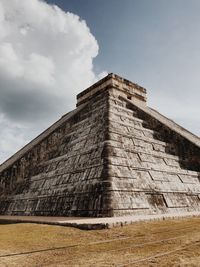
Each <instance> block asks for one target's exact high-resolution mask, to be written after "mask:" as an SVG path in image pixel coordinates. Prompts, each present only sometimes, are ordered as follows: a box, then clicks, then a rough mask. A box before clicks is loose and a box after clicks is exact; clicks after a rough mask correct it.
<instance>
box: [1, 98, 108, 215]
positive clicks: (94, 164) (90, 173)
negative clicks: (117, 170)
mask: <svg viewBox="0 0 200 267" xmlns="http://www.w3.org/2000/svg"><path fill="white" fill-rule="evenodd" d="M107 116H108V101H107V97H106V93H104V94H101V95H100V96H98V95H97V96H96V97H95V98H94V99H93V101H91V102H90V103H89V104H88V105H87V106H86V107H85V108H84V109H83V110H81V111H80V112H79V113H78V114H76V115H75V116H73V117H72V118H71V119H70V120H69V121H66V123H64V124H63V125H62V126H61V127H60V128H58V129H57V130H55V131H54V132H53V133H52V134H51V135H49V136H48V137H47V138H46V139H45V140H43V141H42V142H41V143H40V144H39V145H37V146H36V147H34V148H33V149H32V150H31V151H29V152H28V153H27V154H25V155H24V156H23V157H22V158H20V159H19V160H18V161H16V162H15V164H14V165H12V166H11V167H9V168H7V169H6V170H4V171H3V173H1V174H0V213H1V214H17V215H74V216H84V215H85V216H102V215H103V214H104V213H105V214H106V215H108V214H109V213H110V207H109V193H107V188H109V182H107V181H106V180H105V179H104V177H103V175H105V174H106V172H105V170H106V168H104V162H103V159H102V151H103V149H104V141H105V135H106V123H107Z"/></svg>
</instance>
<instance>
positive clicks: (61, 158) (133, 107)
mask: <svg viewBox="0 0 200 267" xmlns="http://www.w3.org/2000/svg"><path fill="white" fill-rule="evenodd" d="M186 211H188V212H189V211H200V139H199V138H198V137H197V136H195V135H193V134H192V133H190V132H188V131H187V130H185V129H183V128H182V127H180V126H179V125H177V124H176V123H175V122H173V121H171V120H169V119H168V118H166V117H164V116H162V115H161V114H160V113H158V112H157V111H155V110H153V109H151V108H149V107H148V106H147V104H146V90H145V89H144V88H142V87H140V86H138V85H137V84H134V83H132V82H130V81H128V80H125V79H123V78H121V77H119V76H117V75H115V74H109V75H108V76H107V77H105V78H104V79H102V80H100V81H99V82H97V83H96V84H94V85H93V86H91V87H89V88H88V89H86V90H84V91H83V92H82V93H80V94H79V95H78V96H77V108H76V109H75V110H73V111H71V112H69V113H67V114H66V115H64V116H63V117H62V118H61V119H60V120H59V121H57V122H56V123H55V124H53V125H52V126H51V127H50V128H48V129H47V130H46V131H44V132H43V133H42V134H41V135H39V136H38V137H37V138H35V139H34V140H33V141H32V142H30V143H29V144H28V145H26V146H25V147H24V148H22V149H21V150H20V151H19V152H17V153H16V154H15V155H13V156H12V157H11V158H10V159H8V160H7V161H6V162H4V163H3V164H2V165H1V166H0V214H11V215H51V216H55V215H56V216H61V215H62V216H93V217H94V216H97V217H101V216H118V215H129V214H130V215H134V214H135V215H139V214H160V213H177V212H186Z"/></svg>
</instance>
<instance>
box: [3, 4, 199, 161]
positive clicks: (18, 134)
mask: <svg viewBox="0 0 200 267" xmlns="http://www.w3.org/2000/svg"><path fill="white" fill-rule="evenodd" d="M199 14H200V1H199V0H190V1H188V0H173V1H167V0H151V1H149V0H47V1H39V0H0V162H3V161H4V160H5V159H7V158H8V157H9V156H11V155H12V154H13V153H14V152H16V151H17V150H18V149H19V148H21V147H22V146H23V145H25V144H26V143H27V142H28V141H30V140H31V139H32V138H34V137H35V136H36V135H38V134H39V133H40V132H41V131H42V130H44V129H45V128H46V127H48V126H49V125H50V124H51V123H53V122H54V121H55V120H57V119H58V118H59V117H60V116H61V115H63V114H64V113H66V112H68V111H69V110H71V109H73V108H74V107H75V96H76V94H77V93H78V92H80V91H82V90H83V89H84V88H86V87H87V86H89V85H91V84H92V83H94V82H95V81H96V80H98V79H99V78H101V77H103V76H104V75H105V74H106V73H109V72H114V73H117V74H119V75H121V76H123V77H125V78H127V79H129V80H132V81H134V82H136V83H138V84H140V85H142V86H144V87H145V88H147V90H148V91H147V92H148V104H149V106H151V107H153V108H155V109H157V110H159V111H160V112H161V113H163V114H164V115H166V116H168V117H170V118H172V119H173V120H175V121H176V122H178V123H179V124H181V125H182V126H184V127H185V128H187V129H188V130H190V131H192V132H193V133H195V134H196V135H199V134H200V129H199V125H200V119H199V118H200V108H199V98H200V73H199V71H200V16H199Z"/></svg>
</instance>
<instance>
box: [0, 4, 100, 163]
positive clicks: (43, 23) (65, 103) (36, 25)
mask: <svg viewBox="0 0 200 267" xmlns="http://www.w3.org/2000/svg"><path fill="white" fill-rule="evenodd" d="M97 54H98V44H97V41H96V40H95V38H94V36H93V35H92V34H91V33H90V30H89V28H88V27H87V25H86V23H85V22H84V21H81V20H80V18H79V17H78V16H76V15H74V14H72V13H68V12H67V13H66V12H64V11H63V10H61V9H60V8H59V7H57V6H53V5H49V4H47V3H45V2H44V1H40V0H9V1H8V0H0V115H1V120H0V128H1V133H0V138H1V141H0V154H1V156H0V160H2V159H4V158H5V157H7V156H8V154H9V155H11V154H12V153H13V152H14V151H16V150H17V149H18V148H19V147H21V146H22V145H24V143H25V142H26V141H27V140H28V139H30V138H31V137H32V136H33V133H34V134H36V133H39V131H40V130H41V129H42V128H44V127H46V126H47V125H48V124H49V123H50V122H53V121H54V120H55V119H56V118H58V117H59V116H60V115H61V114H63V113H65V112H66V111H68V110H69V109H71V108H72V107H73V106H74V104H75V95H76V94H77V93H78V92H80V90H82V89H84V88H86V87H87V86H89V85H90V84H92V83H93V82H94V81H95V80H96V79H97V77H98V76H96V75H95V73H94V71H93V64H92V61H93V58H94V57H96V56H97ZM72 99H73V100H72ZM72 103H73V105H72ZM2 118H3V119H2ZM17 123H18V124H20V128H19V127H17V126H16V124H17ZM35 125H37V129H35V128H36V126H35ZM41 125H42V126H41ZM20 129H23V134H22V132H21V131H20Z"/></svg>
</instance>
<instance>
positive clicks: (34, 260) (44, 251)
mask: <svg viewBox="0 0 200 267" xmlns="http://www.w3.org/2000/svg"><path fill="white" fill-rule="evenodd" d="M5 266H7V267H12V266H13V267H16V266H17V267H18V266H20V267H36V266H37V267H53V266H56V267H57V266H58V267H63V266H118V267H120V266H142V267H143V266H152V267H158V266H159V267H160V266H167V267H169V266H176V267H178V266H179V267H183V266H184V267H186V266H187V267H191V266H194V267H196V266H200V218H190V219H188V218H187V219H179V220H165V221H153V222H142V223H135V224H133V225H129V226H124V227H121V228H113V229H108V230H107V229H106V230H98V231H97V230H96V231H84V230H79V229H75V228H70V227H62V226H49V225H40V224H28V223H27V224H4V225H0V267H5Z"/></svg>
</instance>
